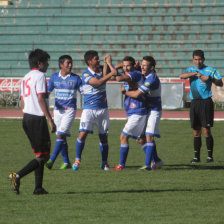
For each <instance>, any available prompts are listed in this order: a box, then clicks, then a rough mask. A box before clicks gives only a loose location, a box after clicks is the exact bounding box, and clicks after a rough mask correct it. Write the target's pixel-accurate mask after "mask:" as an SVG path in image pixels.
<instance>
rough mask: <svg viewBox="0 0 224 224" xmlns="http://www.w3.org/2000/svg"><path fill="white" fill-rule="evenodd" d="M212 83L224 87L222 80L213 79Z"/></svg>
mask: <svg viewBox="0 0 224 224" xmlns="http://www.w3.org/2000/svg"><path fill="white" fill-rule="evenodd" d="M211 81H212V82H213V83H214V84H215V85H216V86H220V87H222V86H223V81H222V79H214V78H211Z"/></svg>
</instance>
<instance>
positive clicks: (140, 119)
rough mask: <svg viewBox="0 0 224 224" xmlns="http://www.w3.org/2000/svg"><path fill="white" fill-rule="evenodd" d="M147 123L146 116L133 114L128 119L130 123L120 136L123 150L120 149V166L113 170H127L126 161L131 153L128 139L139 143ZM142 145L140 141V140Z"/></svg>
mask: <svg viewBox="0 0 224 224" xmlns="http://www.w3.org/2000/svg"><path fill="white" fill-rule="evenodd" d="M145 122H146V115H136V114H133V115H131V116H129V117H128V121H127V123H126V124H125V126H124V129H123V131H122V133H121V135H120V141H121V148H120V164H118V165H117V166H116V167H115V168H114V169H113V170H123V169H124V168H125V164H126V160H127V157H128V152H129V143H128V139H129V138H133V139H136V140H137V141H138V139H139V138H140V135H141V134H142V132H143V130H144V127H145ZM139 143H140V140H139Z"/></svg>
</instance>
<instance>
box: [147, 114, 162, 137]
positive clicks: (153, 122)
mask: <svg viewBox="0 0 224 224" xmlns="http://www.w3.org/2000/svg"><path fill="white" fill-rule="evenodd" d="M161 116H162V111H155V110H152V111H150V113H149V114H148V121H147V126H146V131H145V134H146V135H150V136H155V137H158V138H160V133H159V122H160V118H161Z"/></svg>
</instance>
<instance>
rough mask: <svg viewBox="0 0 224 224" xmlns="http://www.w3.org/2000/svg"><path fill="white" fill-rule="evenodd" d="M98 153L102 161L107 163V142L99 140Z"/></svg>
mask: <svg viewBox="0 0 224 224" xmlns="http://www.w3.org/2000/svg"><path fill="white" fill-rule="evenodd" d="M100 153H101V158H102V162H103V163H107V158H108V143H102V142H100Z"/></svg>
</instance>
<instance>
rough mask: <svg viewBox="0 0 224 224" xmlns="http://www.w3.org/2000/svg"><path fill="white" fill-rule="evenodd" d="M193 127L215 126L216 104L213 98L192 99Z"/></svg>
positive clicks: (191, 118)
mask: <svg viewBox="0 0 224 224" xmlns="http://www.w3.org/2000/svg"><path fill="white" fill-rule="evenodd" d="M190 120H191V127H192V128H196V127H204V128H208V127H213V122H214V104H213V101H212V99H211V98H208V99H197V100H192V101H191V108H190Z"/></svg>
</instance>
